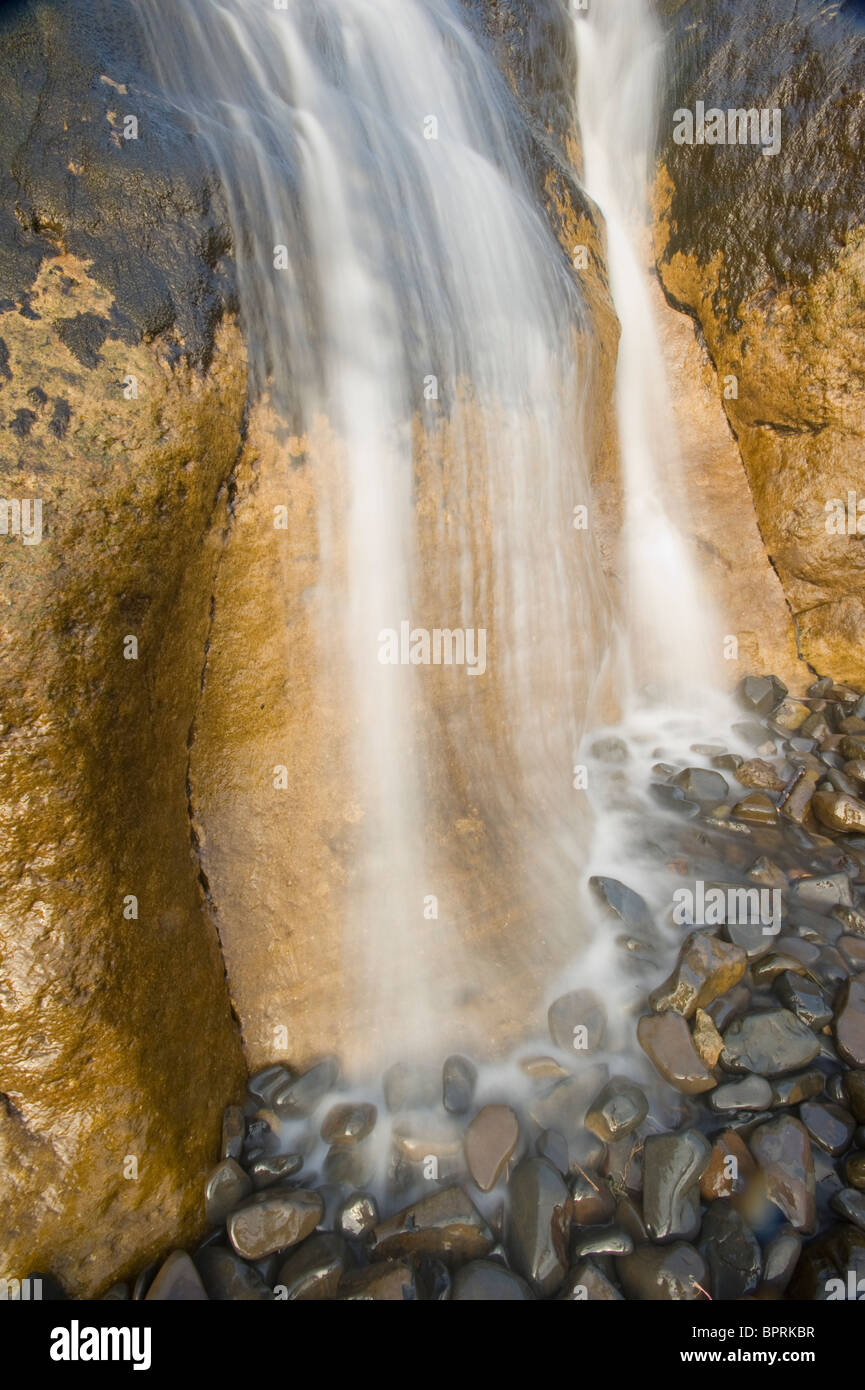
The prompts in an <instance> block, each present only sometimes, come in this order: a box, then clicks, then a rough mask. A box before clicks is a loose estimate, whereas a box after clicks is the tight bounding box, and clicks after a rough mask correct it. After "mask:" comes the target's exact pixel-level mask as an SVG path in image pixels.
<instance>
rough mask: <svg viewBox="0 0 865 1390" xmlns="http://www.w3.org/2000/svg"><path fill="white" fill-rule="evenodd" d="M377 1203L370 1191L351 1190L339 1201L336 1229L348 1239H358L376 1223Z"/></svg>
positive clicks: (377, 1217)
mask: <svg viewBox="0 0 865 1390" xmlns="http://www.w3.org/2000/svg"><path fill="white" fill-rule="evenodd" d="M378 1219H379V1215H378V1203H377V1202H376V1200H375V1197H373V1195H372V1193H371V1192H352V1193H351V1195H350V1196H348V1197H346V1199H345V1201H344V1202H341V1203H340V1206H339V1209H338V1211H337V1214H336V1229H337V1231H339V1233H340V1234H341V1235H343V1236H346V1237H347V1238H348V1239H349V1240H360V1239H361V1238H362V1237H363V1236H365V1235H366V1233H367V1231H371V1230H372V1228H373V1226H375V1225H377V1224H378Z"/></svg>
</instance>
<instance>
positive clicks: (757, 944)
mask: <svg viewBox="0 0 865 1390" xmlns="http://www.w3.org/2000/svg"><path fill="white" fill-rule="evenodd" d="M722 930H723V932H724V935H725V936H726V937H727V939H728V940H729V941H731V942H732V943H733V945H734V946H738V947H740V949H741V950H743V951H744V952H745V955H746V956H747V957H748V960H749V961H755V960H759V958H760V957H761V956H767V955H768V954H769V952H770V951H771V950H772V948H773V946H774V945H775V941H776V938H775V937H774V936H770V935H769V933H768V932H766V931H764V929H763V927H762V926H761V924H760V923H759V922H725V923H724V926H723V928H722ZM710 1007H711V1005H710Z"/></svg>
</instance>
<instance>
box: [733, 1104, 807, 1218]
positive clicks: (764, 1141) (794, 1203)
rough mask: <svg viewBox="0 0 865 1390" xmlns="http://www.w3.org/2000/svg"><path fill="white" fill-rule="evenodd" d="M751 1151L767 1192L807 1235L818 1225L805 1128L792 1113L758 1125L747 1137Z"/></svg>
mask: <svg viewBox="0 0 865 1390" xmlns="http://www.w3.org/2000/svg"><path fill="white" fill-rule="evenodd" d="M750 1147H751V1153H752V1154H753V1155H754V1158H755V1159H756V1161H757V1165H758V1167H759V1169H760V1171H761V1173H762V1175H763V1179H764V1181H765V1185H766V1195H767V1197H768V1198H769V1201H770V1202H774V1204H775V1206H776V1207H778V1208H779V1210H780V1211H781V1212H783V1214H784V1216H785V1217H786V1218H787V1220H788V1221H789V1222H790V1225H791V1226H793V1227H795V1229H796V1230H797V1231H802V1232H803V1233H804V1234H806V1235H813V1234H814V1231H815V1230H816V1228H817V1208H816V1200H815V1189H816V1181H815V1176H814V1159H813V1156H812V1154H811V1144H810V1141H809V1138H808V1132H807V1130H806V1129H805V1126H804V1125H803V1124H800V1122H799V1121H798V1120H795V1119H793V1117H792V1116H791V1115H782V1116H780V1117H779V1118H778V1119H777V1120H770V1121H769V1122H768V1123H767V1124H763V1125H760V1126H759V1128H758V1129H756V1130H755V1131H754V1133H753V1134H752V1135H751V1137H750Z"/></svg>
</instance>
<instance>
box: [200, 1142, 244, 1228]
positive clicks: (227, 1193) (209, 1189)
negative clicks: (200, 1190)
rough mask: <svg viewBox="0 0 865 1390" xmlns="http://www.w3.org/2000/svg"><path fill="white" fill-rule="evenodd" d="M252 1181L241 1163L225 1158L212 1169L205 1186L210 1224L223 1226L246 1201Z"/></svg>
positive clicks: (207, 1214) (205, 1208) (205, 1201)
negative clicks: (227, 1218)
mask: <svg viewBox="0 0 865 1390" xmlns="http://www.w3.org/2000/svg"><path fill="white" fill-rule="evenodd" d="M251 1191H252V1183H251V1182H250V1180H249V1178H248V1176H247V1174H246V1173H244V1171H243V1169H242V1168H241V1166H240V1164H239V1163H237V1162H235V1160H234V1159H233V1158H224V1159H223V1160H222V1162H221V1163H218V1164H217V1165H216V1167H215V1168H213V1169H211V1171H210V1173H209V1175H208V1178H207V1182H206V1184H205V1188H204V1210H205V1213H206V1216H207V1222H208V1225H210V1226H221V1225H222V1224H223V1222H224V1221H225V1219H226V1217H227V1216H228V1215H229V1214H230V1213H231V1212H232V1211H234V1209H235V1207H239V1206H240V1204H241V1202H243V1201H245V1200H246V1198H247V1197H248V1196H249V1194H250V1192H251Z"/></svg>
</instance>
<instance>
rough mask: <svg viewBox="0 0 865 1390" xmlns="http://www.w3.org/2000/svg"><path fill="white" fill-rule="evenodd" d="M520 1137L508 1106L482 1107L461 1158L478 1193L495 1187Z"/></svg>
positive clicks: (517, 1121) (467, 1136)
mask: <svg viewBox="0 0 865 1390" xmlns="http://www.w3.org/2000/svg"><path fill="white" fill-rule="evenodd" d="M519 1137H520V1122H519V1120H518V1119H517V1117H516V1115H515V1114H514V1112H513V1110H511V1108H510V1106H509V1105H485V1106H484V1108H483V1110H480V1111H478V1113H477V1115H475V1117H474V1119H473V1120H472V1122H471V1124H470V1125H469V1127H468V1129H467V1130H466V1135H465V1155H466V1163H467V1165H468V1170H469V1172H470V1174H471V1176H472V1179H473V1180H474V1182H475V1183H476V1184H477V1186H478V1187H479V1188H480V1189H481V1191H482V1192H490V1191H491V1190H492V1188H494V1187H495V1185H496V1183H497V1182H498V1180H499V1178H500V1177H501V1175H502V1173H503V1172H504V1169H505V1165H506V1164H507V1161H508V1159H509V1158H510V1157H511V1154H512V1153H513V1152H514V1149H515V1148H516V1146H517V1140H518V1139H519Z"/></svg>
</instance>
